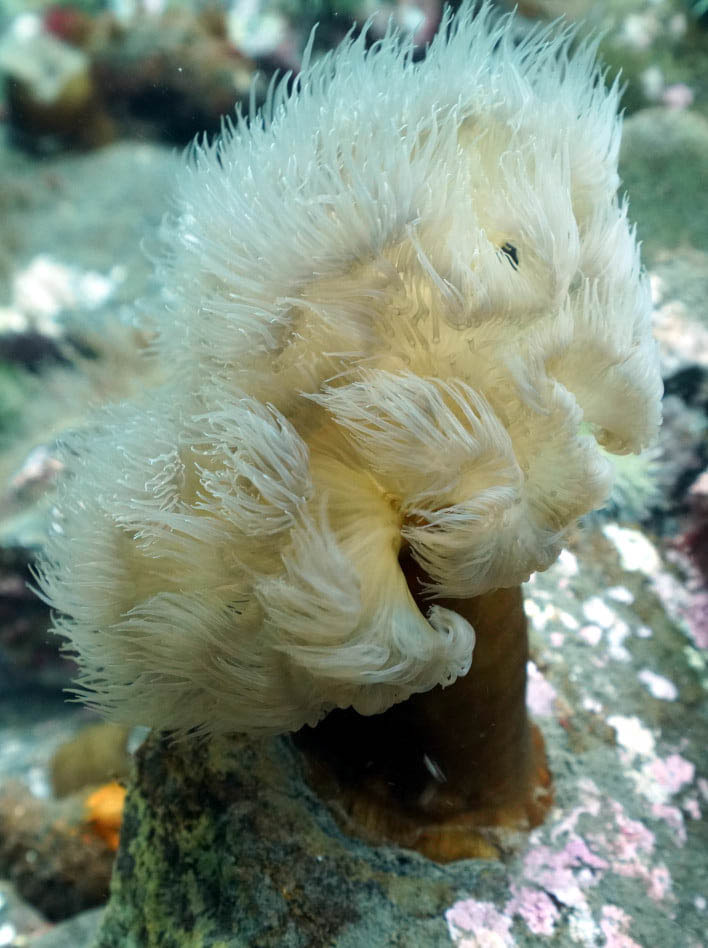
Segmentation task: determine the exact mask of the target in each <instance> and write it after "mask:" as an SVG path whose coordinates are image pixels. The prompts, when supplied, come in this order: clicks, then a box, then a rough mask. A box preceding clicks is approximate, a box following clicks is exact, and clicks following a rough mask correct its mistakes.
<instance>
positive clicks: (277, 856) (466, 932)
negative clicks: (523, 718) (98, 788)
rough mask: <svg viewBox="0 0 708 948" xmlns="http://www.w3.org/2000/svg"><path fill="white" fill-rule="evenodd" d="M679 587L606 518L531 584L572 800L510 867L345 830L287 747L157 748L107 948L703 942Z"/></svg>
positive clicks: (706, 865)
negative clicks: (375, 842) (675, 606)
mask: <svg viewBox="0 0 708 948" xmlns="http://www.w3.org/2000/svg"><path fill="white" fill-rule="evenodd" d="M623 564H624V565H623ZM676 582H677V581H676V578H675V576H674V575H673V573H672V568H671V567H670V566H669V565H667V563H666V562H665V560H664V558H663V556H662V554H661V551H660V550H659V549H657V548H656V547H655V546H654V545H653V543H652V542H651V541H650V540H649V539H648V538H647V537H645V536H644V535H643V534H641V533H640V532H639V531H637V530H633V529H627V528H619V527H613V526H612V525H606V526H605V527H604V528H603V529H602V530H587V531H585V532H581V533H579V534H578V536H577V538H576V541H575V544H574V547H573V552H570V551H568V552H566V553H564V554H562V555H561V557H560V559H559V560H558V562H557V563H556V564H555V565H554V566H553V567H551V569H549V570H548V571H547V572H546V573H543V574H536V575H535V576H534V577H533V580H532V582H531V583H530V584H529V585H528V586H527V588H526V596H527V601H526V609H527V613H528V616H529V620H530V626H531V639H532V666H531V667H530V669H529V671H530V676H529V677H530V687H529V694H528V701H529V706H530V709H531V711H532V713H533V714H534V715H535V716H536V721H537V723H538V725H539V726H540V727H541V729H542V731H543V733H544V737H545V741H546V748H547V751H548V756H549V761H550V765H551V770H552V772H553V775H554V780H555V806H554V808H553V810H552V811H551V813H550V815H549V817H548V819H547V821H546V823H545V824H544V825H543V826H541V827H540V828H539V829H537V830H535V831H534V832H533V833H532V834H531V835H530V836H529V837H528V838H526V839H524V840H523V841H521V844H520V843H519V841H518V839H517V840H516V841H515V840H509V845H508V850H507V852H506V854H505V858H504V861H503V862H485V861H481V860H480V861H464V862H453V863H449V864H447V865H445V866H441V865H438V864H436V863H433V862H429V861H427V860H426V859H425V858H423V857H422V856H420V855H418V854H416V853H413V852H409V851H406V850H402V849H396V848H393V847H388V846H383V845H382V846H370V845H367V844H366V843H364V842H362V841H361V840H359V839H357V838H355V837H352V836H350V835H348V834H347V832H344V831H343V830H342V828H341V827H340V825H338V821H337V818H336V814H333V813H332V812H330V811H329V810H328V808H327V806H326V805H325V804H324V803H323V802H322V801H321V800H319V799H318V798H317V796H316V795H315V794H314V793H313V791H312V790H311V789H310V787H309V786H308V785H307V782H306V781H305V779H304V777H303V767H302V762H301V760H300V759H299V757H298V755H297V753H296V751H295V750H294V748H293V745H292V744H291V742H290V741H289V740H288V739H287V738H280V739H275V740H271V741H269V742H263V743H261V742H257V741H248V740H239V739H234V740H231V741H229V740H221V741H218V742H214V743H212V744H211V745H205V744H197V745H190V744H184V743H182V744H179V745H170V744H169V743H168V742H165V741H161V740H160V739H158V738H157V737H153V738H152V739H150V740H149V741H148V742H147V744H146V745H144V747H143V748H142V750H141V751H139V753H138V767H137V775H136V778H135V781H134V783H133V785H132V787H131V789H130V790H129V794H128V798H127V804H126V810H125V815H124V822H123V829H122V836H121V844H120V849H119V852H118V856H117V859H116V866H115V872H114V878H113V883H112V896H111V900H110V902H109V905H108V908H107V911H106V914H105V916H104V919H103V922H102V925H101V928H100V931H99V934H98V938H97V943H96V944H97V948H124V946H125V945H128V944H136V945H140V946H141V948H150V946H160V945H164V944H167V943H169V944H170V945H174V946H176V948H178V946H188V945H189V946H191V945H194V944H212V943H216V944H222V945H224V946H227V948H247V946H248V948H251V946H253V948H255V946H258V948H268V946H273V948H289V946H303V948H305V946H307V948H319V946H323V948H324V946H328V948H329V946H335V948H361V946H367V948H368V946H374V945H375V946H376V948H385V946H403V945H416V946H421V948H429V946H430V948H435V946H449V945H450V944H451V943H452V944H454V945H456V946H458V948H463V946H469V945H473V944H479V945H481V944H490V945H491V944H494V945H499V946H511V945H514V946H517V948H526V946H528V948H531V946H536V948H537V946H538V945H539V944H543V943H545V939H546V938H547V939H548V940H549V943H550V942H553V943H555V944H562V945H566V944H568V945H569V944H578V945H585V946H588V948H591V946H596V945H597V944H600V943H605V942H604V941H603V940H602V939H605V940H607V943H608V944H609V943H610V942H611V941H612V939H613V938H614V939H615V942H613V943H616V944H620V943H621V944H624V945H627V946H632V945H677V946H678V945H682V946H683V945H685V946H694V948H698V946H699V945H700V944H701V943H702V941H701V940H702V937H703V933H704V929H705V908H704V906H705V902H704V900H703V899H704V896H703V893H704V892H705V889H706V885H707V884H708V849H707V848H706V846H705V833H704V829H705V823H702V822H701V815H702V813H703V812H704V811H705V809H706V807H708V775H706V774H705V773H701V771H700V769H699V768H700V767H702V766H703V765H702V761H703V760H704V747H705V742H706V740H707V739H708V721H707V719H706V715H705V711H704V710H701V709H704V708H705V706H706V695H705V686H706V684H708V680H707V681H706V682H703V681H702V676H703V677H705V678H706V679H708V674H706V671H705V670H706V665H703V666H702V667H703V669H704V672H703V673H701V672H700V671H699V670H698V669H699V667H701V666H699V665H696V662H697V661H698V659H697V658H696V656H697V654H698V653H697V652H696V651H695V649H693V647H692V646H691V645H690V639H689V638H688V634H687V630H686V629H685V628H684V627H683V626H682V625H680V624H677V622H676V621H674V620H672V619H671V618H670V617H669V615H668V614H667V611H666V610H667V608H669V609H670V610H671V609H672V595H673V590H674V589H675V588H676V587H675V584H676ZM473 667H474V666H473ZM687 721H690V727H687ZM461 724H462V722H457V723H456V722H451V726H461ZM485 939H486V940H485Z"/></svg>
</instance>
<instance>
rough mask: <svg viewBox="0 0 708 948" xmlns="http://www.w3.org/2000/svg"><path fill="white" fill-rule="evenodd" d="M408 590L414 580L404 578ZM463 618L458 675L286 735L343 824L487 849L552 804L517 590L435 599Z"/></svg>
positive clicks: (396, 837) (385, 835)
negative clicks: (380, 710)
mask: <svg viewBox="0 0 708 948" xmlns="http://www.w3.org/2000/svg"><path fill="white" fill-rule="evenodd" d="M409 583H410V584H411V588H412V590H413V591H414V594H415V591H416V589H417V588H419V582H418V580H417V578H416V577H415V576H413V577H412V578H411V576H409ZM440 605H443V606H445V607H446V608H449V609H454V610H455V611H456V612H459V613H460V614H462V615H463V616H464V617H465V618H467V619H468V620H469V621H470V622H471V624H472V625H473V626H474V628H475V631H476V635H477V643H476V646H475V653H474V659H473V662H472V668H471V670H470V672H469V673H468V674H467V675H466V676H465V677H464V678H460V679H458V680H457V681H456V682H454V683H453V684H452V685H450V686H448V687H447V688H440V687H438V688H434V689H433V690H432V691H429V692H426V693H425V694H420V695H414V696H413V697H412V698H410V699H408V701H404V702H402V703H401V704H398V705H395V706H394V707H392V708H390V709H389V710H388V711H386V712H385V713H384V714H379V715H373V716H371V717H364V716H362V715H359V714H357V713H356V712H353V711H351V710H346V711H334V712H332V713H331V714H330V715H328V717H327V718H325V720H324V721H322V723H321V724H319V725H318V726H317V727H315V728H303V729H302V730H301V731H300V732H299V733H298V734H297V735H296V738H295V741H296V743H297V745H298V746H299V747H300V749H301V750H302V751H303V752H304V754H305V758H306V760H307V764H308V777H309V780H310V782H311V784H312V785H313V786H314V787H315V789H316V790H317V792H318V793H319V795H320V797H321V798H322V799H323V800H325V801H326V802H327V803H328V804H329V805H330V807H331V809H332V810H333V812H334V813H335V815H336V816H337V817H338V819H339V821H340V823H341V825H342V826H343V828H345V829H346V830H347V831H348V832H350V833H352V834H354V835H360V836H362V837H364V838H365V839H367V840H368V841H369V842H384V841H386V842H393V843H397V844H398V845H401V846H404V847H406V848H410V849H416V850H418V851H419V852H421V853H423V854H424V855H426V856H428V857H429V858H431V859H434V860H437V861H439V862H449V861H452V860H455V859H469V858H495V857H497V856H498V855H499V853H500V850H501V849H502V848H503V847H504V845H505V843H506V842H507V841H508V839H509V835H510V833H514V832H519V831H524V830H528V829H530V828H532V827H534V826H538V825H539V824H540V823H541V822H542V821H543V819H544V816H545V814H546V812H547V810H548V808H549V807H550V805H551V802H552V790H551V778H550V774H549V771H548V767H547V764H546V755H545V750H544V746H543V738H542V737H541V733H540V731H538V729H537V728H534V727H533V726H532V725H531V724H530V722H529V719H528V715H527V712H526V702H525V697H526V663H527V659H528V638H527V631H526V617H525V615H524V611H523V601H522V596H521V590H520V588H518V587H516V588H513V589H499V590H495V591H494V592H491V593H487V594H485V595H483V596H479V597H476V598H474V599H468V600H456V599H451V600H441V601H440Z"/></svg>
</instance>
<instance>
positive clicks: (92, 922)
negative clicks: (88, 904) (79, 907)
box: [27, 908, 103, 948]
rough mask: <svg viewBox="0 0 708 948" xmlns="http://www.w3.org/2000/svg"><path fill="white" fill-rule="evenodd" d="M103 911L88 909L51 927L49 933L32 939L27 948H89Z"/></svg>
mask: <svg viewBox="0 0 708 948" xmlns="http://www.w3.org/2000/svg"><path fill="white" fill-rule="evenodd" d="M102 915H103V909H101V908H97V909H90V910H89V911H87V912H81V913H80V914H79V915H76V916H74V918H69V919H67V920H66V921H65V922H60V923H59V924H58V925H53V926H52V928H51V929H50V931H48V932H45V933H44V934H42V935H38V936H36V937H35V938H32V939H31V940H30V941H29V942H28V943H27V948H90V946H91V945H92V944H93V941H94V938H95V936H96V930H97V929H98V926H99V925H100V923H101V917H102Z"/></svg>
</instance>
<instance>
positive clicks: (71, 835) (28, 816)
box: [0, 781, 114, 921]
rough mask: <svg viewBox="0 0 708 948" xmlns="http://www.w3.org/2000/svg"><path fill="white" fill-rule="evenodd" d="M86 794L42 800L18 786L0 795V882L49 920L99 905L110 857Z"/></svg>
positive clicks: (7, 784) (14, 784)
mask: <svg viewBox="0 0 708 948" xmlns="http://www.w3.org/2000/svg"><path fill="white" fill-rule="evenodd" d="M91 819H92V817H91V815H90V812H89V810H87V808H86V795H85V794H78V795H74V796H72V797H67V798H66V799H65V800H61V801H55V800H46V799H45V800H40V799H37V798H36V797H33V796H32V795H31V794H30V793H29V791H28V790H27V789H26V788H25V787H24V786H23V785H22V784H20V783H19V782H15V781H4V783H3V787H2V790H1V791H0V877H5V878H8V879H10V880H11V881H12V882H13V884H14V885H15V887H16V889H17V891H18V893H19V894H20V895H21V896H22V898H24V899H26V900H27V901H28V902H29V903H31V905H33V906H34V907H35V908H36V909H38V910H39V911H41V912H42V914H43V915H45V916H46V917H47V918H48V919H49V920H50V921H60V920H62V919H65V918H68V917H70V916H72V915H75V914H76V913H77V912H81V911H83V910H84V909H88V908H94V907H95V906H98V905H102V904H103V903H104V902H105V900H106V898H107V896H108V882H109V879H110V875H111V868H112V865H113V856H114V852H113V849H112V848H111V845H110V842H107V841H106V840H105V839H104V838H103V835H102V833H100V832H96V831H94V828H93V826H92V824H91Z"/></svg>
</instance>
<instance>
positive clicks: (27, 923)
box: [0, 880, 49, 946]
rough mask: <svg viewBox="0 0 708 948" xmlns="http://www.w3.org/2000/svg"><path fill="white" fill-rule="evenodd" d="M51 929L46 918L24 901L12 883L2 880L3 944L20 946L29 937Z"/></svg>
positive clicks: (0, 927) (0, 923)
mask: <svg viewBox="0 0 708 948" xmlns="http://www.w3.org/2000/svg"><path fill="white" fill-rule="evenodd" d="M48 927H49V923H48V922H47V920H46V918H45V917H44V916H43V915H41V914H40V913H39V912H38V911H37V910H36V909H34V908H32V906H31V905H29V904H28V903H27V902H25V901H24V899H22V898H21V897H20V896H19V895H18V893H17V890H16V889H15V887H14V885H13V884H12V883H11V882H7V881H3V880H0V932H2V933H3V938H4V939H5V940H4V941H3V942H2V944H4V945H7V944H8V940H7V938H8V936H9V937H10V938H11V939H12V941H10V942H9V944H10V945H11V946H12V945H19V944H22V940H23V939H24V940H25V944H26V943H27V939H28V938H29V936H31V935H34V934H37V933H40V932H44V931H46V929H47V928H48Z"/></svg>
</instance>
